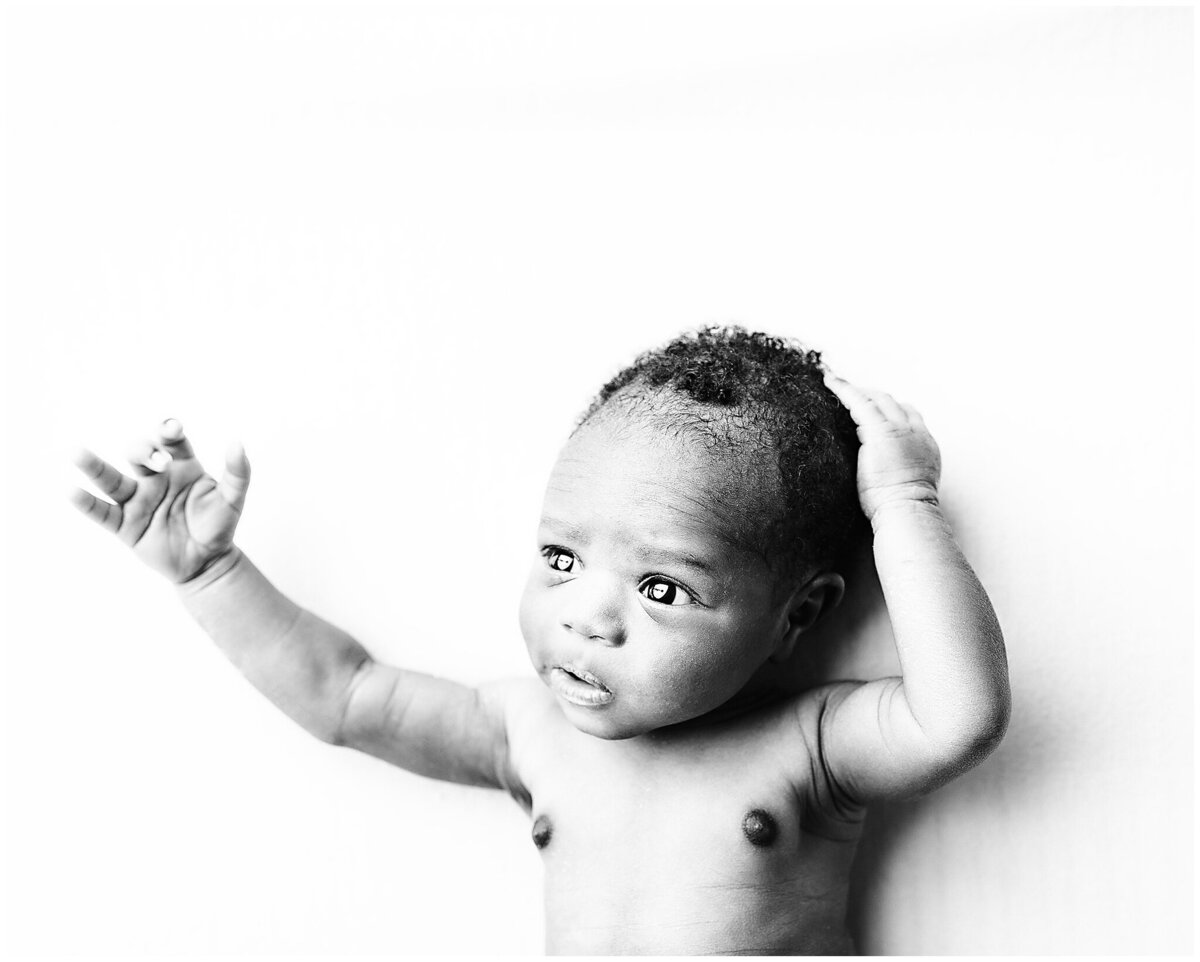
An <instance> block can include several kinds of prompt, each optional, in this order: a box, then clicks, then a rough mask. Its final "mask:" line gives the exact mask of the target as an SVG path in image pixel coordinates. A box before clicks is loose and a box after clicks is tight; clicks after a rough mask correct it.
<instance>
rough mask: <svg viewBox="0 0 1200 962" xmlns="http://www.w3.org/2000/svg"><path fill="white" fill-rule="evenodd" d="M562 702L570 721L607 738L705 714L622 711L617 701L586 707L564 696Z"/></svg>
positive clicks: (645, 732) (627, 735) (620, 738)
mask: <svg viewBox="0 0 1200 962" xmlns="http://www.w3.org/2000/svg"><path fill="white" fill-rule="evenodd" d="M559 706H560V707H561V708H562V712H563V714H564V715H565V716H566V718H567V721H569V722H570V723H571V725H572V726H574V727H575V728H576V729H577V730H578V731H581V732H583V733H584V734H585V735H591V736H593V737H594V738H603V739H604V740H605V741H623V740H625V739H629V738H637V737H639V736H641V735H648V734H650V733H651V732H666V731H669V730H671V729H673V728H675V727H676V726H685V725H687V724H688V723H689V722H697V721H699V720H700V719H702V718H704V717H705V716H704V714H700V715H697V716H688V717H687V718H660V717H655V718H644V717H637V716H631V715H630V714H629V713H628V712H623V711H621V710H620V709H619V708H618V705H617V703H616V702H614V703H612V704H609V705H604V706H602V707H600V708H583V707H580V706H578V705H572V704H571V703H569V702H565V701H562V700H561V699H560V700H559Z"/></svg>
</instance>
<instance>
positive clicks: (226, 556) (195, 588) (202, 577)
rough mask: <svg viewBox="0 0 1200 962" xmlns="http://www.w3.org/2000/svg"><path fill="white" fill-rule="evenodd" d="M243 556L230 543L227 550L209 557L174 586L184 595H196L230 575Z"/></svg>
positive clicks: (240, 563) (235, 546)
mask: <svg viewBox="0 0 1200 962" xmlns="http://www.w3.org/2000/svg"><path fill="white" fill-rule="evenodd" d="M245 557H246V556H245V555H244V554H242V551H241V549H240V548H238V547H237V545H230V546H229V549H228V550H226V551H223V552H222V553H221V554H219V555H217V556H215V557H214V558H212V559H210V560H209V561H208V562H207V563H206V564H205V565H204V567H203V568H201V569H200V570H199V571H198V572H196V574H194V575H192V577H190V578H188V579H187V581H181V582H179V583H178V584H177V585H176V586H175V588H176V590H177V591H178V592H179V593H180V594H181V595H183V596H185V597H190V596H192V595H197V594H199V593H200V592H202V591H205V590H206V589H208V588H211V587H212V586H213V585H214V584H216V583H217V582H219V581H223V580H225V579H226V578H228V577H230V576H231V575H232V574H233V572H234V571H235V570H236V569H237V568H240V567H241V566H242V562H243V561H244V560H245Z"/></svg>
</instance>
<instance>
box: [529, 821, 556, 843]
mask: <svg viewBox="0 0 1200 962" xmlns="http://www.w3.org/2000/svg"><path fill="white" fill-rule="evenodd" d="M553 831H554V830H553V829H552V828H551V826H550V819H548V818H547V817H546V816H545V815H539V816H538V817H537V819H536V820H535V821H534V823H533V844H534V845H536V846H537V847H538V848H539V849H542V848H545V847H546V846H547V845H549V844H550V836H551V835H552V834H553Z"/></svg>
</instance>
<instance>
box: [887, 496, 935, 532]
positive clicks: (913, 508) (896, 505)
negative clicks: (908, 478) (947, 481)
mask: <svg viewBox="0 0 1200 962" xmlns="http://www.w3.org/2000/svg"><path fill="white" fill-rule="evenodd" d="M912 519H927V520H931V521H937V522H939V523H941V524H945V523H946V516H945V515H944V514H943V513H942V507H941V504H940V503H939V502H938V497H937V492H936V491H931V492H927V493H925V494H922V495H920V496H912V497H903V498H894V499H892V500H889V501H885V502H884V503H882V504H880V505H878V506H877V507H876V508H875V510H874V512H872V514H871V519H870V520H871V530H872V531H873V532H874V533H876V534H878V533H879V530H880V528H881V527H883V526H884V525H886V524H890V523H893V522H895V521H905V520H912Z"/></svg>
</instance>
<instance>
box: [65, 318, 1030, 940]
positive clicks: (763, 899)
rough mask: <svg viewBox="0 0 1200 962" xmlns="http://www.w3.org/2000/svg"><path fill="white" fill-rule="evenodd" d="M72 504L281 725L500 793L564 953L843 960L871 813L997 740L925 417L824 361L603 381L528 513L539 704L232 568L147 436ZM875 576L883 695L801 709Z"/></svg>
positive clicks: (189, 493) (669, 366)
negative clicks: (803, 673)
mask: <svg viewBox="0 0 1200 962" xmlns="http://www.w3.org/2000/svg"><path fill="white" fill-rule="evenodd" d="M77 464H78V466H79V467H80V468H81V469H82V470H83V471H84V473H85V474H87V476H88V477H89V479H90V480H91V481H92V483H93V484H94V485H95V486H96V488H97V489H98V490H99V491H101V492H102V493H103V494H105V495H107V496H108V497H109V498H111V499H112V501H111V503H110V502H109V501H106V500H102V499H99V498H96V497H95V496H93V495H91V494H89V493H87V492H85V491H78V492H76V496H75V502H76V504H77V506H78V507H79V508H80V509H81V510H82V511H83V512H84V513H86V514H88V515H89V516H90V517H92V518H93V519H95V520H96V521H97V522H99V523H100V524H101V525H103V526H104V527H106V528H108V529H109V530H111V531H113V532H114V533H115V534H117V536H118V537H120V538H121V540H122V541H124V542H125V543H126V544H128V545H129V546H130V547H131V548H132V549H133V550H134V551H135V552H136V553H137V554H138V555H139V556H140V557H141V558H142V559H143V560H144V561H145V562H146V563H147V564H149V565H151V566H152V567H153V568H155V569H157V570H158V571H160V572H162V573H163V574H164V575H166V576H167V577H168V578H169V579H170V580H171V581H173V582H175V583H176V584H177V585H178V590H179V593H180V596H181V598H182V600H183V604H184V605H185V607H186V608H187V610H188V611H189V612H190V613H191V614H192V616H193V617H194V618H195V619H196V620H197V621H198V622H199V624H200V625H201V626H203V628H204V629H205V630H206V631H207V632H208V634H209V635H211V636H212V638H213V639H214V641H215V642H216V643H217V645H219V646H220V647H221V649H222V650H223V651H225V653H226V654H227V655H228V656H229V658H230V659H231V660H232V661H233V663H234V664H235V665H237V667H238V668H239V669H241V671H242V672H244V673H245V675H246V676H247V677H248V678H249V679H250V681H251V682H252V683H253V684H254V685H255V686H257V687H258V688H259V689H260V690H261V691H262V692H263V693H264V694H265V695H266V696H267V697H268V698H270V699H271V700H272V701H274V702H275V704H276V705H278V706H279V707H280V708H281V709H282V710H283V711H285V712H286V713H287V714H288V715H290V716H291V717H292V718H294V719H295V720H296V721H297V722H298V723H299V724H300V725H302V726H303V727H304V728H306V729H307V730H308V731H310V732H312V733H313V734H314V735H316V736H317V737H318V738H321V739H323V740H325V741H327V742H330V743H331V744H334V745H348V746H351V747H353V748H357V749H359V750H360V751H364V752H369V753H370V754H372V755H376V756H378V757H379V758H383V759H385V760H387V761H389V762H392V763H393V764H395V765H399V766H401V767H402V768H406V769H408V770H409V771H412V772H416V773H418V774H421V775H427V776H429V777H432V778H441V779H446V780H448V781H453V782H460V783H463V784H468V785H483V786H490V787H493V788H499V789H502V790H504V791H506V792H508V793H509V794H510V795H511V796H512V797H513V798H514V799H515V800H516V801H517V802H518V804H520V805H521V806H522V807H523V808H524V809H525V811H526V812H527V813H528V814H529V816H530V818H531V820H532V842H533V844H534V845H535V846H537V848H538V850H539V851H540V853H541V857H542V859H543V861H544V865H545V873H546V886H545V909H546V948H547V950H548V951H549V952H551V953H563V954H589V955H608V954H624V953H635V954H672V955H698V954H754V955H777V954H798V953H804V954H839V953H847V952H852V951H853V946H852V944H851V942H850V939H849V937H848V935H847V933H846V928H845V917H846V897H847V889H848V885H849V874H850V865H851V860H852V858H853V856H854V850H855V846H856V844H857V839H858V837H859V834H860V831H861V828H862V823H863V815H864V811H865V808H866V806H867V805H869V804H870V803H871V802H873V801H875V800H877V799H884V798H896V797H901V796H905V795H912V794H914V793H918V792H925V791H929V790H930V789H933V788H935V787H937V786H939V785H941V784H943V783H944V782H946V781H948V780H949V779H951V778H953V777H954V776H956V775H958V774H960V773H962V772H963V771H965V770H966V769H967V768H969V767H970V766H971V765H974V764H975V763H977V762H978V761H980V760H981V759H982V758H983V757H984V756H985V755H987V754H988V752H990V751H991V750H992V749H993V748H994V747H995V746H996V744H997V743H998V741H999V740H1000V738H1001V736H1002V735H1003V733H1004V730H1005V727H1006V725H1007V721H1008V711H1009V694H1008V677H1007V668H1006V663H1005V654H1004V644H1003V640H1002V638H1001V634H1000V629H999V626H998V625H997V623H996V618H995V615H994V614H993V612H992V608H991V605H990V603H989V601H988V598H987V595H986V594H985V593H984V591H983V588H982V587H981V586H980V584H979V581H978V580H977V579H976V577H975V574H974V573H973V572H972V570H971V568H970V566H969V565H968V564H967V562H966V561H965V560H964V558H963V556H962V554H961V553H960V552H959V549H958V547H957V545H956V544H955V541H954V536H953V534H952V532H951V530H950V527H949V525H948V524H947V522H946V519H945V517H944V516H943V514H942V512H941V510H940V508H939V506H938V494H937V483H938V478H939V472H940V459H939V455H938V449H937V445H936V444H935V443H934V441H933V438H932V437H931V436H930V435H929V433H928V432H927V431H926V429H925V425H924V423H923V422H922V420H921V417H920V415H919V414H917V412H916V411H914V410H913V409H912V408H911V407H909V406H907V405H903V404H898V403H897V402H896V401H894V400H893V399H892V398H891V397H889V396H888V395H886V394H880V393H875V392H866V391H863V390H860V389H859V388H856V387H854V386H852V385H851V384H848V383H847V382H845V381H843V380H841V379H839V378H836V377H834V376H832V375H831V374H829V373H828V372H827V371H826V370H825V369H824V367H823V366H822V364H821V361H820V356H819V354H817V353H816V352H814V351H805V350H803V349H801V348H799V347H797V346H795V345H793V344H790V343H788V342H785V341H783V340H780V339H776V338H771V337H767V336H765V335H762V334H748V333H746V332H745V331H743V330H741V329H739V328H710V329H707V330H704V331H701V332H698V333H696V334H692V335H685V336H683V337H680V338H678V339H677V340H675V341H674V342H672V343H671V344H669V345H668V346H666V347H665V348H663V349H661V350H658V351H653V352H650V353H647V354H645V355H643V356H642V357H641V358H639V359H638V360H637V361H636V362H635V363H634V364H633V365H632V366H630V367H629V368H627V369H626V370H624V371H623V372H621V373H620V374H618V375H617V376H616V377H615V378H614V379H613V380H612V381H611V382H609V384H607V385H606V386H605V387H604V388H603V390H602V391H601V392H600V394H599V395H598V396H597V398H596V400H595V401H594V402H593V403H592V405H591V407H590V408H589V410H588V411H587V412H586V413H585V415H584V417H583V419H582V420H581V422H580V423H579V425H578V426H577V427H576V429H575V431H574V433H573V434H572V435H571V437H570V439H569V440H568V441H567V443H566V446H565V447H564V448H563V451H562V453H561V455H560V456H559V459H558V462H557V464H556V465H555V467H554V469H553V471H552V473H551V475H550V481H549V484H548V486H547V489H546V495H545V501H544V507H543V512H542V517H541V521H540V524H539V528H538V535H537V557H536V559H535V561H534V564H533V570H532V572H531V574H530V576H529V581H528V584H527V586H526V588H525V593H524V596H523V598H522V601H521V610H520V622H521V631H522V633H523V635H524V638H525V644H526V646H527V648H528V650H529V657H530V660H531V661H532V663H533V667H534V669H535V671H536V673H537V677H536V678H529V679H521V680H512V681H504V682H498V683H493V684H487V685H481V686H480V687H478V688H469V687H466V686H464V685H460V684H456V683H454V682H451V681H445V680H442V679H439V678H433V677H430V676H428V675H423V674H420V673H417V672H412V671H405V670H403V669H400V668H393V667H391V666H388V665H384V664H380V663H379V662H377V661H375V660H374V659H373V658H372V657H371V655H370V654H369V653H368V652H367V650H366V649H365V648H363V646H362V645H360V644H359V643H358V642H357V641H355V640H354V639H353V638H351V637H350V636H349V635H347V634H346V633H345V632H343V631H341V630H339V629H338V628H336V627H334V626H333V625H330V624H328V623H327V622H325V621H322V620H321V619H320V618H317V617H316V616H315V615H313V614H311V613H310V612H308V611H306V610H304V609H303V608H300V607H299V606H298V605H296V604H295V603H293V602H292V601H290V600H289V599H287V598H285V597H284V596H283V595H282V594H280V592H279V591H277V590H276V589H275V588H274V587H273V586H272V585H271V583H270V582H269V581H268V580H267V579H266V578H265V577H264V576H263V575H262V574H261V573H260V572H259V571H258V569H257V568H255V567H254V565H253V564H252V563H251V562H250V559H249V558H247V557H246V556H245V555H244V554H243V553H242V552H241V551H240V550H239V549H238V548H237V546H236V545H235V544H234V540H233V536H234V529H235V527H236V526H237V522H238V518H239V516H240V514H241V510H242V506H243V504H244V502H245V498H246V490H247V487H248V485H249V481H250V465H249V462H248V461H247V459H246V455H245V453H244V452H243V451H242V449H241V448H240V447H234V448H232V449H231V450H230V452H229V454H228V455H227V458H226V469H225V473H224V476H223V478H222V480H220V481H216V480H214V479H213V478H212V477H210V476H209V475H208V474H206V473H205V471H204V469H203V468H202V467H201V466H200V464H199V463H198V462H197V460H196V458H195V456H194V454H193V452H192V448H191V446H190V445H189V443H188V441H187V439H186V438H185V437H184V434H183V430H182V428H181V426H180V425H179V423H178V422H176V421H173V420H168V421H166V422H164V423H163V425H162V427H161V430H160V432H159V435H158V436H157V437H156V438H154V439H153V440H151V441H146V442H145V443H144V444H143V445H142V447H141V449H140V451H138V452H137V453H136V454H135V456H134V458H133V459H132V465H133V469H134V473H135V475H136V476H135V477H133V478H130V477H127V476H125V475H123V474H121V473H120V472H118V471H117V470H116V469H114V468H113V467H111V466H110V465H108V464H106V463H105V462H104V461H102V460H100V459H99V458H98V457H96V456H95V455H93V454H91V453H89V452H82V453H81V454H80V456H79V458H78V460H77ZM868 521H869V525H870V532H871V533H872V535H873V543H874V553H875V563H876V567H877V569H878V571H879V577H880V581H881V583H882V586H883V591H884V597H885V599H886V602H887V606H888V612H889V614H890V617H891V621H892V626H893V629H894V633H895V638H896V647H897V649H898V653H899V658H900V665H901V675H900V676H899V677H894V678H883V679H879V680H876V681H867V682H864V681H838V682H835V683H833V684H822V685H819V686H816V687H811V688H809V689H808V690H807V691H804V692H803V693H802V694H799V695H795V694H788V693H786V692H785V691H784V690H783V689H782V688H780V687H779V685H778V678H779V677H780V674H781V671H782V669H783V667H784V665H785V663H787V662H788V661H789V659H791V658H792V657H793V655H794V654H795V653H796V652H797V651H798V649H799V648H800V647H801V646H803V645H804V642H805V639H804V635H805V633H806V632H807V631H808V630H809V629H810V628H811V627H812V626H813V625H814V623H815V622H816V621H817V620H818V619H819V618H820V617H821V616H822V615H823V614H824V613H825V612H827V611H829V610H830V609H831V608H833V607H834V606H835V605H837V604H838V602H839V601H840V599H841V596H842V593H843V590H844V587H845V582H844V578H843V574H842V572H844V571H846V570H848V569H847V568H846V563H847V558H848V557H849V556H850V555H851V553H852V551H853V549H854V547H855V543H856V541H858V540H860V539H861V538H863V537H866V536H867V534H868V532H867V522H868Z"/></svg>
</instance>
